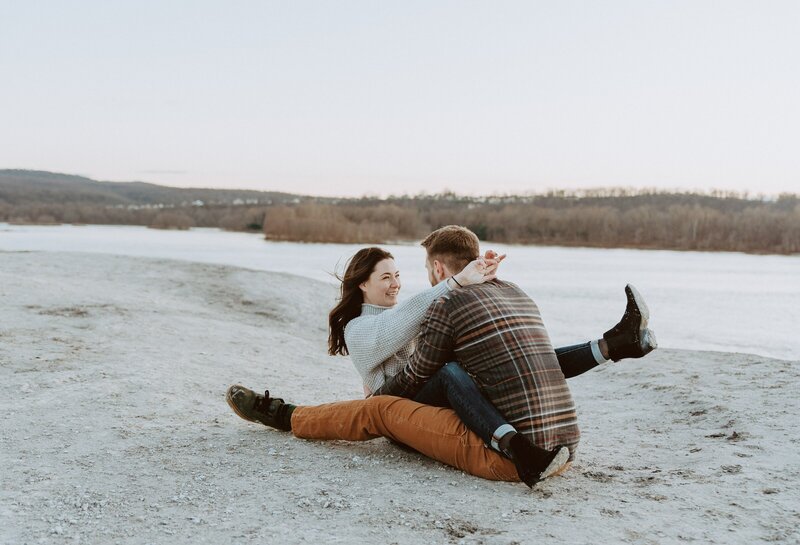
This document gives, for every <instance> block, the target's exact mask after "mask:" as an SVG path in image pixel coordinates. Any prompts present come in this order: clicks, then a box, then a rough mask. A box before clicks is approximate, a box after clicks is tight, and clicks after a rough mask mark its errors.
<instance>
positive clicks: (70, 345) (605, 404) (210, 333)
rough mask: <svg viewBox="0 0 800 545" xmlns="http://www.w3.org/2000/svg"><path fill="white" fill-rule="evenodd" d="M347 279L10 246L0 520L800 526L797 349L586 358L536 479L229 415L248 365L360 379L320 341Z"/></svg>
mask: <svg viewBox="0 0 800 545" xmlns="http://www.w3.org/2000/svg"><path fill="white" fill-rule="evenodd" d="M512 280H513V279H512ZM334 295H335V294H334V291H333V289H332V288H331V287H330V286H326V285H323V284H320V283H316V282H314V281H311V280H307V279H302V278H297V277H293V276H289V275H284V274H270V273H264V272H254V271H248V270H241V269H235V268H230V267H220V266H212V265H197V264H187V263H181V262H172V261H163V260H144V259H132V258H124V257H110V256H97V255H81V254H69V253H63V254H53V253H50V254H48V253H0V301H2V305H0V399H1V400H2V401H0V403H1V404H2V405H1V408H2V417H1V419H2V420H1V421H2V432H1V433H0V458H1V460H2V473H1V474H0V484H1V485H2V486H1V487H0V488H1V491H0V542H2V543H15V544H16V543H215V544H216V543H239V542H241V543H260V544H264V543H301V542H308V543H337V542H338V543H375V544H382V543H393V542H395V543H425V544H428V543H462V542H463V543H503V544H508V543H536V544H539V543H615V542H624V543H682V542H691V541H694V542H698V543H750V542H752V541H775V542H781V543H787V542H788V543H796V542H798V539H800V534H798V531H797V529H796V527H797V526H798V525H800V513H799V512H798V511H799V510H800V493H798V490H797V487H798V484H799V482H800V480H799V479H798V477H799V476H800V463H799V460H800V458H799V456H798V452H797V451H798V437H800V433H798V432H800V424H798V421H800V410H798V409H800V402H798V388H797V385H798V375H800V367H799V366H798V363H797V362H785V361H778V360H769V359H766V358H761V357H756V356H748V355H741V354H720V353H710V352H687V351H668V350H660V351H657V352H656V353H655V354H653V355H651V356H649V357H647V358H646V359H644V360H638V361H628V362H622V363H619V364H608V365H605V366H603V367H602V368H600V369H596V370H593V371H591V372H590V373H588V374H586V375H584V376H582V377H580V378H577V379H573V380H571V381H570V386H571V387H572V390H573V392H574V396H575V399H576V402H577V404H578V407H579V414H580V422H581V427H582V430H583V440H582V443H581V447H580V450H579V459H578V462H577V463H576V465H575V466H574V468H573V469H572V470H571V471H570V472H568V473H567V474H566V475H565V476H563V477H560V478H555V479H552V480H550V481H547V482H545V483H543V484H541V485H540V486H539V487H538V488H537V489H536V490H533V491H530V490H528V489H527V488H526V487H524V486H523V485H520V484H508V483H497V482H489V481H484V480H481V479H478V478H474V477H471V476H469V475H465V474H462V473H461V472H458V471H456V470H453V469H450V468H447V467H445V466H442V465H440V464H438V463H435V462H433V461H430V460H428V459H425V458H423V457H421V456H419V455H416V454H413V453H408V452H403V451H401V450H399V449H398V448H397V447H395V446H393V445H391V444H390V443H388V442H387V441H386V440H384V439H379V440H375V441H372V442H368V443H361V444H357V443H343V442H340V443H313V442H307V441H303V440H298V439H294V438H292V437H291V436H290V435H288V434H286V433H281V432H277V431H271V430H268V429H266V428H264V427H261V426H257V425H253V424H249V423H247V422H244V421H242V420H240V419H239V418H237V417H236V416H235V415H233V413H232V412H231V411H230V410H229V408H228V406H227V405H226V404H225V402H224V401H223V392H224V391H225V388H226V387H227V386H228V385H229V384H231V383H234V382H239V381H241V382H243V383H244V384H248V385H252V386H254V387H256V386H260V387H263V386H265V385H267V386H269V387H270V389H272V390H273V392H274V393H277V394H280V395H282V396H284V397H286V398H288V399H291V400H293V401H298V402H301V403H312V402H323V401H332V400H338V399H348V398H356V397H358V396H359V394H360V388H359V380H358V377H357V376H356V373H355V372H354V371H353V370H352V369H351V367H350V364H349V361H348V360H347V359H345V358H329V357H327V356H326V355H325V335H326V333H325V319H326V315H327V311H328V310H329V307H330V305H331V302H332V300H333V297H334ZM555 311H556V310H555V309H551V310H550V312H551V313H552V312H555ZM655 311H656V312H657V309H655ZM614 318H616V317H609V323H604V324H598V333H599V332H601V331H602V330H603V329H604V328H605V326H608V325H610V322H612V321H613V319H614ZM765 327H768V325H767V324H765ZM578 340H580V339H576V341H578Z"/></svg>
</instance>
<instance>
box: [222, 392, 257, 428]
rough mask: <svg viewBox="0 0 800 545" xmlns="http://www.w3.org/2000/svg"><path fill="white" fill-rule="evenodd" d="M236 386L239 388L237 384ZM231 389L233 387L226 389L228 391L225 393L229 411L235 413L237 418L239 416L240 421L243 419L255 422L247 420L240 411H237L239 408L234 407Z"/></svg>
mask: <svg viewBox="0 0 800 545" xmlns="http://www.w3.org/2000/svg"><path fill="white" fill-rule="evenodd" d="M236 386H239V385H238V384H237V385H236ZM231 388H234V386H231V387H230V388H228V390H227V391H226V392H225V401H226V402H227V403H228V406H229V407H230V408H231V409H233V412H235V413H236V415H237V416H239V418H241V419H243V420H247V421H248V422H257V421H256V420H253V419H252V418H248V417H246V416H245V415H244V414H242V412H241V411H240V410H239V408H238V407H237V406H236V403H234V402H233V399H232V398H231ZM242 388H244V386H242Z"/></svg>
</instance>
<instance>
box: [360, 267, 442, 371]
mask: <svg viewBox="0 0 800 545" xmlns="http://www.w3.org/2000/svg"><path fill="white" fill-rule="evenodd" d="M448 291H450V289H449V288H448V285H447V281H443V282H440V283H439V284H436V285H435V286H433V287H432V288H429V289H427V290H425V291H423V292H420V293H418V294H416V295H415V296H413V297H411V298H410V299H407V300H406V301H403V302H402V303H400V304H398V305H397V306H395V307H394V308H390V309H387V310H384V311H383V312H381V313H380V314H374V315H371V314H363V315H361V316H359V317H358V318H355V319H354V320H352V321H351V322H350V323H349V324H347V327H345V330H344V338H345V342H346V343H347V350H348V352H350V359H351V360H352V361H353V365H355V367H356V369H357V370H358V372H359V374H360V375H361V377H362V378H366V377H367V375H368V374H369V373H371V372H373V371H374V370H375V368H377V367H378V366H380V365H381V363H383V362H384V361H385V360H386V359H388V358H389V357H391V356H392V354H394V353H396V352H397V351H398V350H400V349H401V348H403V347H404V346H406V345H408V344H409V343H410V342H411V341H412V340H413V339H414V337H416V335H417V333H419V326H420V324H421V323H422V319H423V317H424V316H425V311H426V310H428V307H429V306H430V305H431V303H432V302H433V301H435V300H436V299H438V298H439V297H441V296H442V295H444V294H446V293H447V292H448Z"/></svg>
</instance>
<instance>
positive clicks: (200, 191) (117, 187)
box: [0, 170, 301, 206]
mask: <svg viewBox="0 0 800 545" xmlns="http://www.w3.org/2000/svg"><path fill="white" fill-rule="evenodd" d="M298 198H301V197H300V196H299V195H293V194H290V193H282V192H277V191H252V190H243V189H204V188H177V187H166V186H161V185H155V184H148V183H144V182H99V181H96V180H92V179H90V178H85V177H83V176H74V175H70V174H59V173H56V172H45V171H40V170H0V204H2V203H6V204H10V205H14V206H19V205H29V204H56V203H58V204H66V203H70V204H94V205H105V206H114V205H156V204H164V205H172V206H181V205H185V204H188V203H191V202H194V201H198V200H200V201H203V202H204V203H206V204H234V203H238V202H239V201H245V202H249V203H252V204H274V203H286V202H291V201H293V200H295V199H298Z"/></svg>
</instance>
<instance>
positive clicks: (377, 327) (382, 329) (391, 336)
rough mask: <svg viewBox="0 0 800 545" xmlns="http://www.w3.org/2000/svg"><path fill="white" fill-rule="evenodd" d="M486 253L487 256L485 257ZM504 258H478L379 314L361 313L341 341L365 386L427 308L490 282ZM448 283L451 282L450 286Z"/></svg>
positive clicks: (407, 337)
mask: <svg viewBox="0 0 800 545" xmlns="http://www.w3.org/2000/svg"><path fill="white" fill-rule="evenodd" d="M488 255H489V254H488V253H487V257H488ZM504 257H505V256H500V257H495V256H492V257H490V258H488V259H486V258H478V259H476V260H474V261H472V262H471V263H470V264H469V265H467V266H466V267H465V268H464V270H463V271H461V272H460V273H458V274H457V275H454V276H455V280H456V282H453V281H452V280H451V279H447V280H443V281H442V282H439V283H438V284H436V285H435V286H433V287H432V288H429V289H427V290H425V291H423V292H420V293H418V294H416V295H415V296H413V297H411V298H410V299H408V300H406V301H404V302H402V303H400V304H398V305H397V306H395V307H393V308H390V309H387V310H384V311H383V312H380V313H379V314H374V315H372V314H362V315H361V316H359V317H358V318H355V319H353V320H351V321H350V323H349V324H347V326H346V327H345V330H344V338H345V342H346V343H347V350H348V352H349V353H350V359H351V360H352V362H353V365H354V366H355V367H356V370H358V372H359V374H360V375H361V377H362V379H363V380H364V382H365V383H368V382H369V381H368V380H367V377H368V376H369V375H370V374H371V373H374V372H375V371H376V370H377V368H378V367H379V366H380V365H381V364H382V363H383V362H384V361H385V360H387V359H388V358H390V357H391V356H392V355H393V354H395V353H396V352H397V351H398V350H400V349H401V348H403V347H404V346H407V345H408V344H409V343H410V342H411V341H412V340H414V337H416V336H417V333H419V326H420V324H421V323H422V319H423V317H424V316H425V311H426V310H428V307H429V306H430V305H431V303H433V302H434V301H436V300H437V299H438V298H439V297H441V296H442V295H445V294H446V293H448V292H449V291H450V290H451V289H453V288H455V287H457V286H459V285H461V286H468V285H471V284H478V283H481V282H486V281H488V280H492V279H494V278H495V277H496V276H497V266H498V264H499V263H500V261H502V260H503V258H504ZM449 282H452V284H450V283H449Z"/></svg>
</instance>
